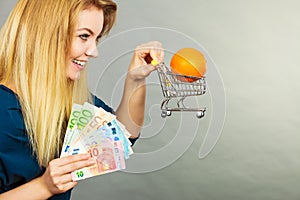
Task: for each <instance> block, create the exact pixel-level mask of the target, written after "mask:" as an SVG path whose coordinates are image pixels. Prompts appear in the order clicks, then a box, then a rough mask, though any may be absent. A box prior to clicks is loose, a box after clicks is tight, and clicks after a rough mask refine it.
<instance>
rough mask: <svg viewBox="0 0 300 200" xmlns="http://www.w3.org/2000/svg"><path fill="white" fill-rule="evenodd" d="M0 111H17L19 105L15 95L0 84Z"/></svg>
mask: <svg viewBox="0 0 300 200" xmlns="http://www.w3.org/2000/svg"><path fill="white" fill-rule="evenodd" d="M0 102H1V106H0V110H1V111H4V110H7V109H19V108H20V104H19V100H18V97H17V95H16V94H15V93H14V92H13V91H12V90H11V89H9V88H8V87H6V86H4V85H1V84H0Z"/></svg>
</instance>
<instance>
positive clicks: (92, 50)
mask: <svg viewBox="0 0 300 200" xmlns="http://www.w3.org/2000/svg"><path fill="white" fill-rule="evenodd" d="M85 54H86V55H87V56H89V57H91V58H96V57H98V55H99V52H98V49H97V45H96V44H93V45H92V46H90V48H88V49H87V50H86V52H85Z"/></svg>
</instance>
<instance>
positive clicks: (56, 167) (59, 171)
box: [40, 154, 96, 196]
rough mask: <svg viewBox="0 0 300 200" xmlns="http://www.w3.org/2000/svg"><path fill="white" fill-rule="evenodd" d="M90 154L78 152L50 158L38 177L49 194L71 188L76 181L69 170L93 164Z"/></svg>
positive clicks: (93, 160)
mask: <svg viewBox="0 0 300 200" xmlns="http://www.w3.org/2000/svg"><path fill="white" fill-rule="evenodd" d="M95 163H96V162H95V159H94V158H92V157H91V155H90V154H78V155H72V156H66V157H63V158H57V159H54V160H52V161H51V162H50V163H49V165H48V167H47V168H46V171H45V173H44V174H43V175H42V176H41V177H40V178H41V181H42V183H43V184H44V186H45V187H46V188H47V190H48V191H49V193H50V195H51V196H52V195H54V194H59V193H63V192H66V191H68V190H69V189H71V188H73V187H74V186H75V185H76V184H77V182H76V181H73V180H72V176H71V172H73V171H75V170H78V169H81V168H84V167H88V166H91V165H94V164H95Z"/></svg>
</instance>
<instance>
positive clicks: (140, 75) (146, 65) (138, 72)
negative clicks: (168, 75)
mask: <svg viewBox="0 0 300 200" xmlns="http://www.w3.org/2000/svg"><path fill="white" fill-rule="evenodd" d="M149 58H150V59H149ZM163 59H164V50H163V48H162V44H161V43H160V42H157V41H151V42H148V43H145V44H141V45H139V46H137V47H136V49H135V51H134V54H133V57H132V60H131V64H130V66H129V69H128V76H127V78H130V79H132V80H134V81H143V80H145V78H146V77H147V76H148V75H149V74H150V73H151V72H152V71H154V70H155V66H153V65H151V64H150V62H151V60H156V61H157V62H158V63H160V62H162V61H163Z"/></svg>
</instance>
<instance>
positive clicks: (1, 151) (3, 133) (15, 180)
mask: <svg viewBox="0 0 300 200" xmlns="http://www.w3.org/2000/svg"><path fill="white" fill-rule="evenodd" d="M93 97H94V102H95V105H96V106H98V107H102V108H103V109H104V110H106V111H108V112H111V113H114V111H113V109H112V108H111V107H109V106H107V105H106V104H105V103H104V102H103V101H102V100H100V99H99V98H97V97H96V96H93ZM130 139H131V138H130ZM135 140H136V139H131V142H132V144H134V142H135ZM44 171H45V168H41V167H40V166H39V165H38V162H37V159H36V157H35V156H34V155H33V153H32V147H31V145H30V142H29V139H28V136H27V134H26V129H25V124H24V119H23V116H22V113H21V107H20V103H19V100H18V97H17V95H16V94H15V93H14V92H13V91H12V90H10V89H9V88H7V87H5V86H4V85H0V194H1V193H3V192H6V191H8V190H11V189H13V188H15V187H18V186H20V185H22V184H24V183H26V182H29V181H30V180H32V179H34V178H36V177H38V176H41V175H42V174H43V173H44ZM70 197H71V190H69V191H67V192H65V193H63V194H59V195H54V196H52V197H51V198H50V199H52V200H68V199H70Z"/></svg>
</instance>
